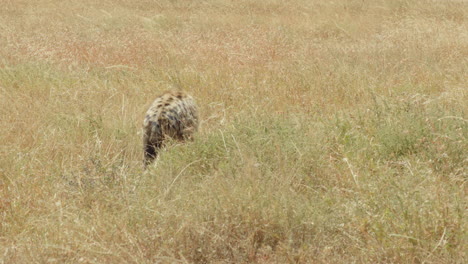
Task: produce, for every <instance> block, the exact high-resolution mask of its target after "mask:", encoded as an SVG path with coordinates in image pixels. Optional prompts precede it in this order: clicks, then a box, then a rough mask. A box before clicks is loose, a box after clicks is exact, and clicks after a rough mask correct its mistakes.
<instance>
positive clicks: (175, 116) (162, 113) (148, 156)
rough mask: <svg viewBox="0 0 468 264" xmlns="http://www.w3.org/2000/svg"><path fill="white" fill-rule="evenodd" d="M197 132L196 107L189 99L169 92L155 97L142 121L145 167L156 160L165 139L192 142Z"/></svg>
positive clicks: (179, 93)
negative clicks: (190, 140) (188, 140)
mask: <svg viewBox="0 0 468 264" xmlns="http://www.w3.org/2000/svg"><path fill="white" fill-rule="evenodd" d="M197 130H198V108H197V105H196V104H195V100H194V99H193V98H192V96H190V95H188V94H186V93H185V92H182V91H177V92H173V91H169V92H165V93H164V94H162V95H161V96H159V97H157V98H156V100H155V101H154V102H153V104H151V106H150V108H149V109H148V111H147V112H146V116H145V119H144V121H143V151H144V166H145V168H146V167H147V166H148V165H149V164H151V162H152V161H153V160H154V159H155V158H156V156H157V155H158V151H159V150H160V149H161V147H162V146H163V144H164V141H165V139H167V138H173V139H176V140H180V141H184V140H187V139H192V138H193V134H194V133H195V132H196V131H197Z"/></svg>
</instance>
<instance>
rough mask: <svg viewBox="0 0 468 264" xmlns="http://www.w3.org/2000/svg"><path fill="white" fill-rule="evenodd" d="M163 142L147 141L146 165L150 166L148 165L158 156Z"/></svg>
mask: <svg viewBox="0 0 468 264" xmlns="http://www.w3.org/2000/svg"><path fill="white" fill-rule="evenodd" d="M161 146H162V144H161V143H160V142H158V143H156V144H151V143H149V142H147V143H145V146H144V161H143V165H144V167H145V168H146V167H148V165H150V164H151V162H153V160H154V159H155V158H156V157H157V156H158V151H159V149H160V148H161Z"/></svg>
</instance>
